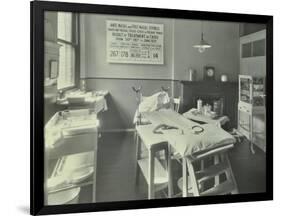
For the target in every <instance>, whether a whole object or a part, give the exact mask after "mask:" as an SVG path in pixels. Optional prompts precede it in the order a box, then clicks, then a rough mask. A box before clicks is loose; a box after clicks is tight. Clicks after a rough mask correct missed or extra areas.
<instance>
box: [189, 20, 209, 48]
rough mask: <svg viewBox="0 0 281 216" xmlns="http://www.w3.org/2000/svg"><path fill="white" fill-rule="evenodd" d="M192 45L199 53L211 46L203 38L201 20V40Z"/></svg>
mask: <svg viewBox="0 0 281 216" xmlns="http://www.w3.org/2000/svg"><path fill="white" fill-rule="evenodd" d="M193 47H194V48H196V49H198V52H200V53H203V52H205V50H206V49H208V48H211V47H212V46H211V45H210V44H209V43H208V42H207V41H205V40H204V34H203V22H201V40H200V42H199V43H198V44H197V45H194V46H193Z"/></svg>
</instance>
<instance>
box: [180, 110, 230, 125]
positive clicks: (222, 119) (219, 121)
mask: <svg viewBox="0 0 281 216" xmlns="http://www.w3.org/2000/svg"><path fill="white" fill-rule="evenodd" d="M183 116H184V117H186V118H188V119H190V120H193V121H198V122H204V123H207V124H215V125H217V126H219V127H221V126H223V125H224V124H225V123H227V122H229V118H228V117H227V116H219V117H215V118H211V117H210V116H206V115H203V114H201V113H199V112H198V111H197V109H195V108H192V109H190V110H189V111H187V112H186V113H183Z"/></svg>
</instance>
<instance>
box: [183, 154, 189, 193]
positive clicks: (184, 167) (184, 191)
mask: <svg viewBox="0 0 281 216" xmlns="http://www.w3.org/2000/svg"><path fill="white" fill-rule="evenodd" d="M186 166H187V163H186V158H185V157H183V158H182V184H183V185H182V196H183V197H187V193H188V185H187V183H188V180H187V169H186V168H187V167H186Z"/></svg>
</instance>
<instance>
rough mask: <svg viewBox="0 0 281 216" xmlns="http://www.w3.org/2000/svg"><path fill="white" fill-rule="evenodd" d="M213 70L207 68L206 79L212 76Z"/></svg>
mask: <svg viewBox="0 0 281 216" xmlns="http://www.w3.org/2000/svg"><path fill="white" fill-rule="evenodd" d="M214 73H215V72H214V69H212V68H209V69H208V70H207V75H208V77H212V76H214Z"/></svg>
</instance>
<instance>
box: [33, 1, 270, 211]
mask: <svg viewBox="0 0 281 216" xmlns="http://www.w3.org/2000/svg"><path fill="white" fill-rule="evenodd" d="M44 11H68V12H79V13H100V14H114V15H127V16H130V15H132V16H150V17H165V18H179V19H195V20H199V19H200V20H212V21H228V22H247V23H263V24H265V25H266V33H267V38H266V53H267V55H266V62H267V64H266V69H267V71H266V76H267V79H266V94H267V97H266V104H267V110H266V116H267V121H266V131H267V136H266V141H267V143H270V145H268V146H267V153H266V154H267V157H266V192H264V193H254V194H237V195H231V196H229V195H226V196H214V197H188V198H172V199H155V200H138V201H120V202H108V203H92V204H91V203H89V204H74V205H62V206H58V205H57V206H44V170H43V167H44V117H43V116H44V115H43V114H44ZM30 21H31V23H30V25H31V28H30V29H31V32H30V35H31V40H30V44H31V46H30V50H31V58H30V59H31V62H30V68H31V73H30V81H31V82H30V83H31V86H30V88H31V95H30V97H31V100H30V101H31V104H30V107H31V110H30V116H31V119H30V123H31V130H30V137H31V142H30V170H31V172H30V174H31V175H30V179H31V182H30V188H31V190H30V214H32V215H38V214H41V215H45V214H59V213H60V214H61V213H75V212H91V211H109V210H121V209H139V208H156V207H170V206H184V205H202V204H214V203H233V202H248V201H263V200H272V199H273V17H272V16H265V15H249V14H234V13H218V12H203V11H187V10H174V9H154V8H141V7H124V6H105V5H94V4H77V3H64V2H45V1H33V2H31V4H30Z"/></svg>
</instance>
